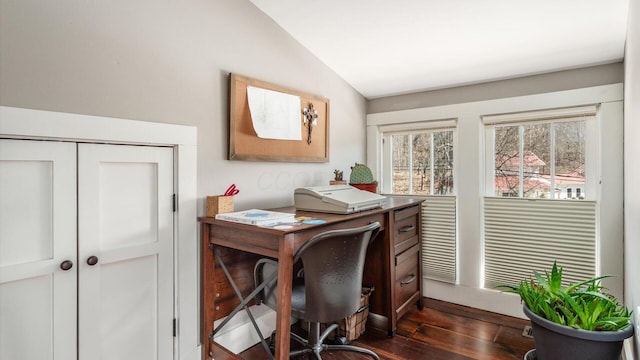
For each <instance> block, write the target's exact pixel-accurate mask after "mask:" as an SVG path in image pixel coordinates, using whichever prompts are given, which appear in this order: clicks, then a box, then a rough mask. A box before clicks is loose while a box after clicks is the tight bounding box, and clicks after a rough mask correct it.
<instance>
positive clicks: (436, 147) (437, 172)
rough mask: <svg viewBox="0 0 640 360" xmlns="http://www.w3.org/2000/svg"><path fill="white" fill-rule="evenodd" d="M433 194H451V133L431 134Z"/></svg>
mask: <svg viewBox="0 0 640 360" xmlns="http://www.w3.org/2000/svg"><path fill="white" fill-rule="evenodd" d="M433 153H434V164H433V193H434V194H436V195H449V194H451V193H453V131H441V132H436V133H434V134H433Z"/></svg>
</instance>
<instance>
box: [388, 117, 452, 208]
mask: <svg viewBox="0 0 640 360" xmlns="http://www.w3.org/2000/svg"><path fill="white" fill-rule="evenodd" d="M456 124H457V121H456V120H454V119H446V120H432V121H425V122H414V123H404V124H388V125H383V126H380V127H379V128H378V131H379V136H380V141H381V146H380V149H381V163H380V167H379V168H378V178H379V179H380V184H379V186H380V189H381V190H380V191H381V192H382V193H385V194H392V193H393V188H392V184H393V180H392V179H393V167H392V166H385V165H386V164H389V165H391V162H392V151H391V149H392V146H393V141H392V137H393V136H394V135H408V134H419V133H431V134H432V133H433V132H437V131H452V132H453V164H452V167H453V169H452V172H453V189H452V190H451V193H449V194H447V195H448V196H455V195H456V157H457V153H456V151H457V150H456V148H457V145H458V140H457V133H456ZM432 140H433V135H432ZM410 145H411V142H410ZM431 147H432V150H433V141H432V142H431ZM411 154H412V152H409V155H410V156H411ZM431 156H432V157H433V152H432V153H431ZM411 162H412V161H411V160H410V163H411ZM431 171H433V166H432V168H431ZM409 179H410V180H409V181H410V185H409V190H410V191H411V189H413V187H412V180H413V177H411V176H410V177H409ZM429 187H430V191H429V193H430V194H433V182H430V184H429ZM411 195H413V194H411ZM434 196H435V195H434Z"/></svg>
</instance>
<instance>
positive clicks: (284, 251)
mask: <svg viewBox="0 0 640 360" xmlns="http://www.w3.org/2000/svg"><path fill="white" fill-rule="evenodd" d="M280 241H281V242H280V246H279V250H278V309H277V319H276V344H275V345H276V357H275V358H276V359H277V360H287V359H289V346H290V341H289V337H290V333H291V287H292V285H293V243H294V235H293V234H288V235H285V237H284V238H282V239H281V240H280Z"/></svg>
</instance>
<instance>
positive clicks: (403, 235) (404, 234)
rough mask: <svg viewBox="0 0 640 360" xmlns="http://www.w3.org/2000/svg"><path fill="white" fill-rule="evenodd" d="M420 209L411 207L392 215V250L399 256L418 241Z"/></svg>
mask: <svg viewBox="0 0 640 360" xmlns="http://www.w3.org/2000/svg"><path fill="white" fill-rule="evenodd" d="M419 226H420V207H419V206H412V207H409V208H405V209H402V210H397V211H396V212H395V213H394V226H393V231H394V234H393V248H394V253H395V254H396V255H397V254H400V253H402V252H403V251H405V250H407V249H408V248H410V247H412V246H414V245H416V244H417V243H418V242H419V241H420V237H419V236H418V235H419V234H420V232H419Z"/></svg>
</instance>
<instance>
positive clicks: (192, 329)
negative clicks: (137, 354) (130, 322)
mask: <svg viewBox="0 0 640 360" xmlns="http://www.w3.org/2000/svg"><path fill="white" fill-rule="evenodd" d="M0 137H6V138H16V139H36V140H58V141H72V142H95V143H109V144H123V145H156V146H171V147H172V148H173V151H174V189H175V191H176V195H177V207H176V208H177V209H176V214H175V216H174V223H175V227H174V249H175V251H174V314H175V316H176V319H177V320H176V321H177V324H176V335H177V336H176V338H175V339H176V341H175V343H174V345H175V346H174V359H180V360H183V359H184V360H195V359H200V356H201V344H200V340H199V336H198V334H199V319H200V317H199V308H200V306H199V295H198V294H199V271H198V267H199V261H198V227H197V195H196V184H197V181H196V179H197V172H196V171H197V163H196V160H197V128H196V127H194V126H186V125H174V124H165V123H154V122H147V121H138V120H126V119H118V118H109V117H100V116H92V115H80V114H70V113H61V112H53V111H44V110H33V109H24V108H16V107H7V106H0Z"/></svg>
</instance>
